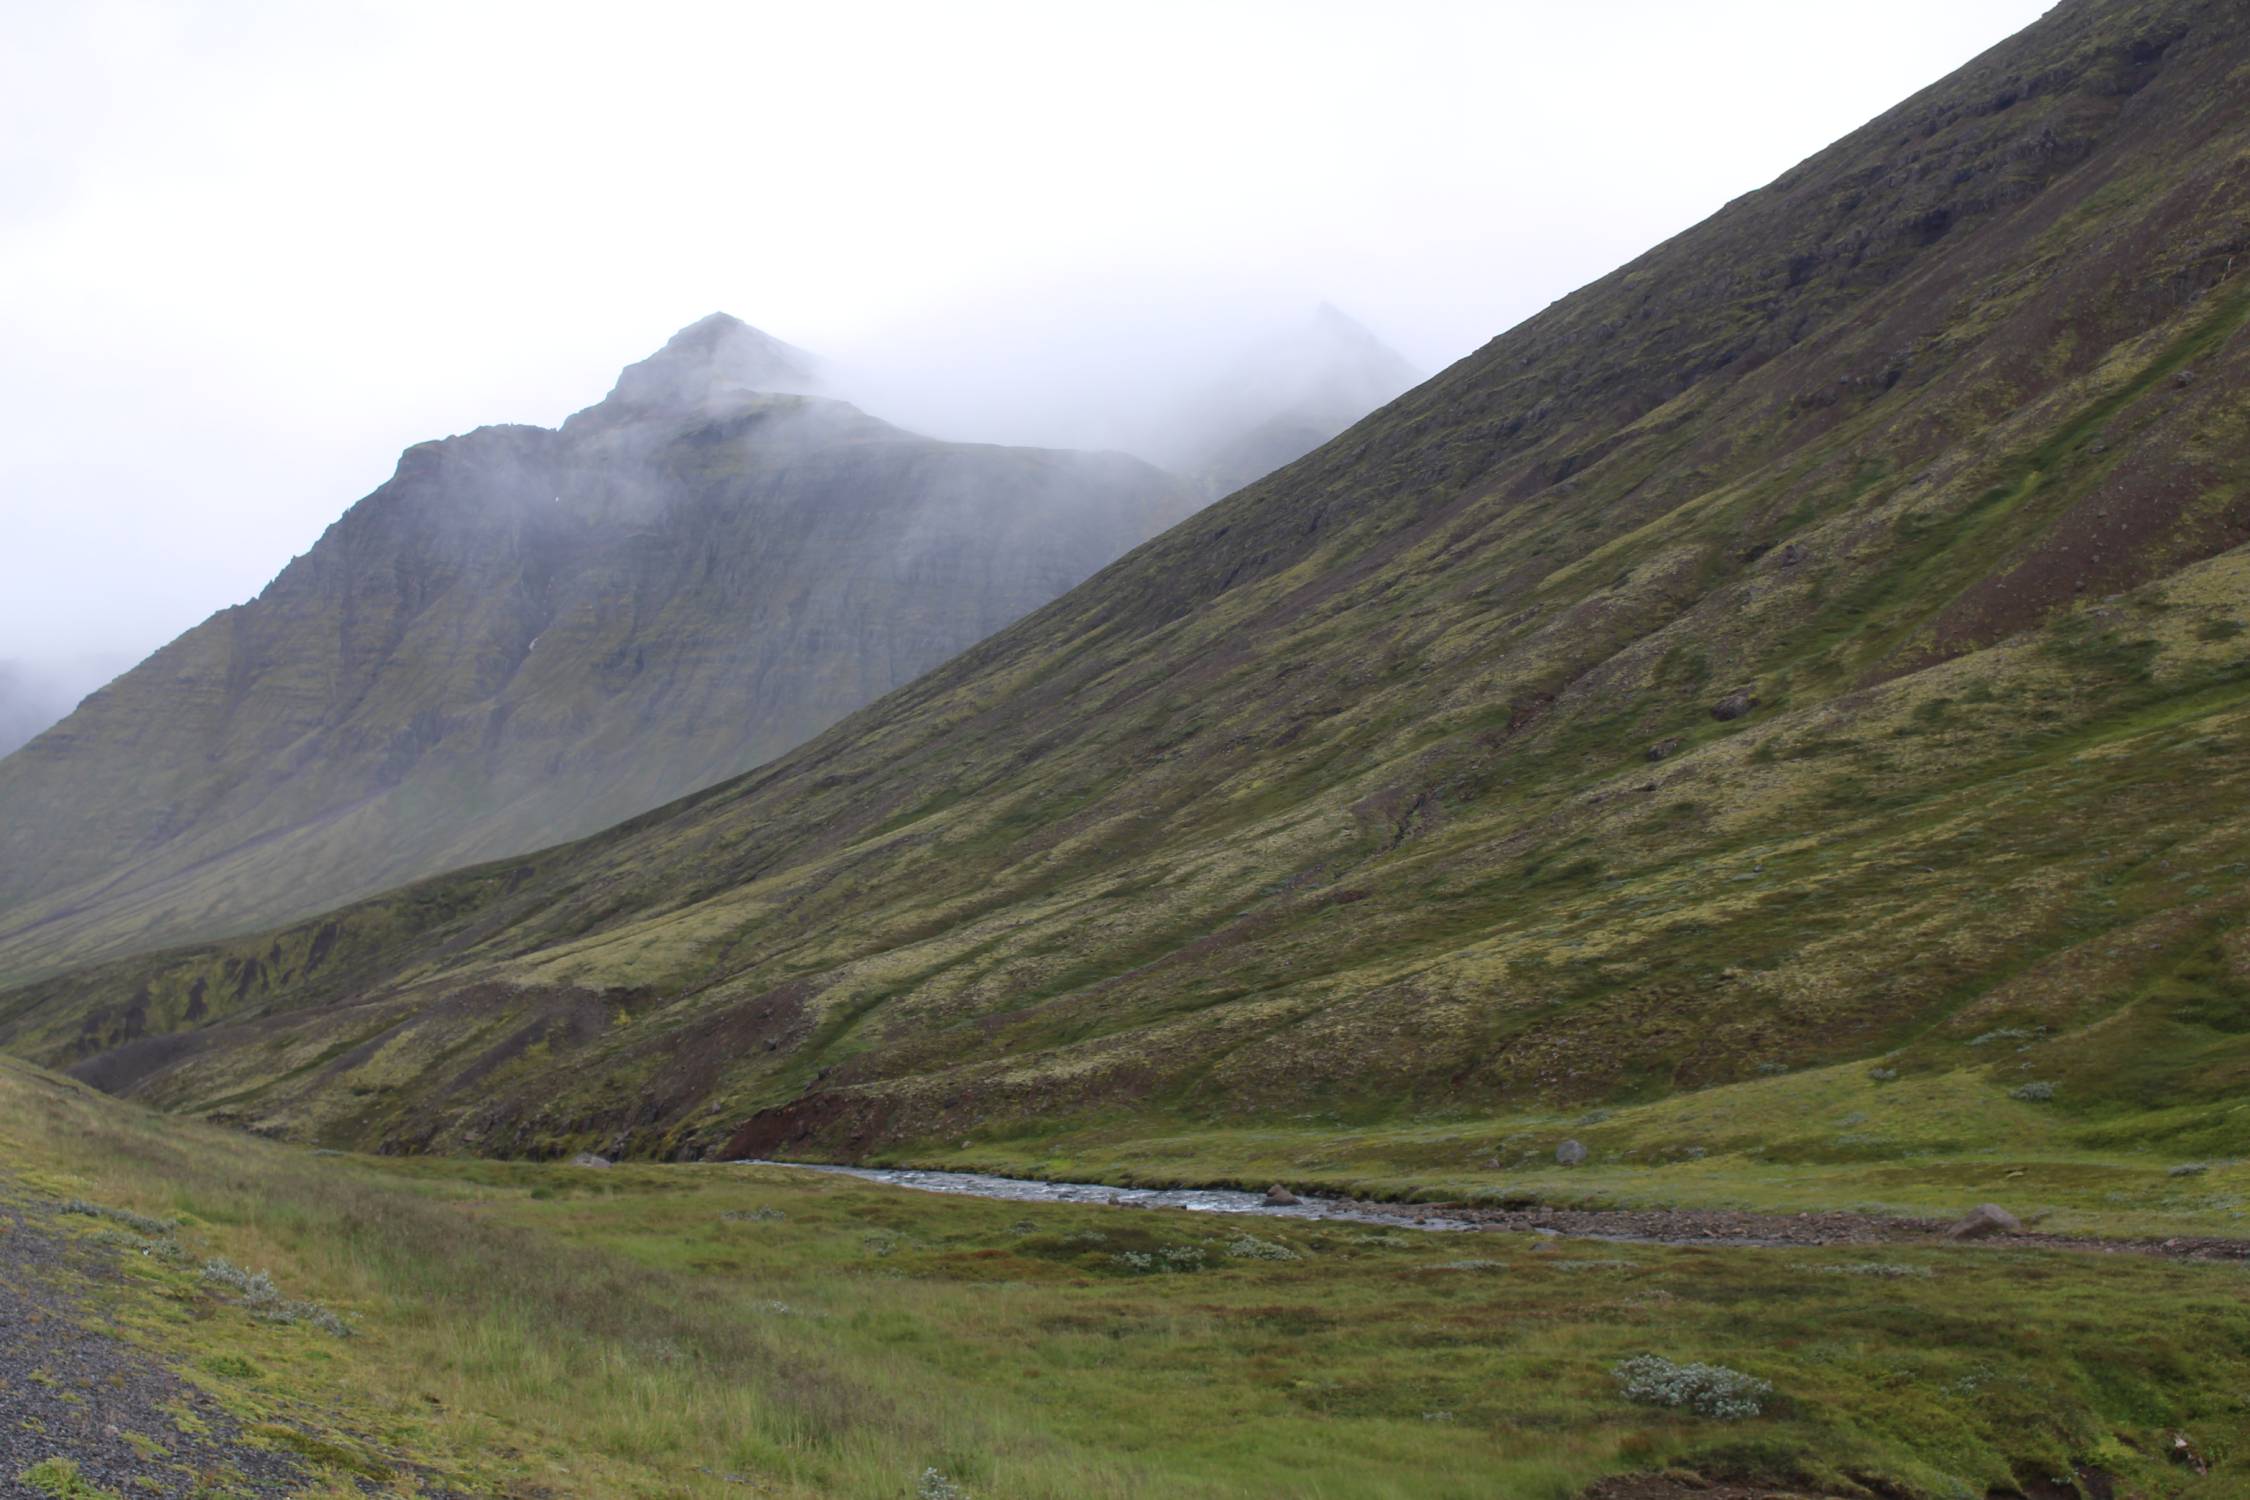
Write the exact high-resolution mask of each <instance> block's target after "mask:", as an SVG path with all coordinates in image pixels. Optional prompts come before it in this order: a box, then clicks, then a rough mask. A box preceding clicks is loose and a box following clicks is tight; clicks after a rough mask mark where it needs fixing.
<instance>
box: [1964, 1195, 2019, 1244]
mask: <svg viewBox="0 0 2250 1500" xmlns="http://www.w3.org/2000/svg"><path fill="white" fill-rule="evenodd" d="M2021 1233H2023V1222H2022V1221H2021V1220H2020V1219H2018V1218H2017V1217H2016V1216H2015V1215H2014V1214H2012V1213H2009V1212H2008V1211H2007V1210H2006V1209H2004V1208H2002V1207H2001V1206H2000V1205H1999V1204H1997V1203H1980V1204H1978V1205H1977V1206H1976V1207H1975V1208H1972V1209H1970V1210H1969V1213H1968V1217H1966V1218H1964V1219H1963V1220H1961V1222H1960V1223H1958V1224H1955V1225H1954V1226H1953V1227H1952V1228H1951V1229H1948V1230H1947V1231H1946V1232H1945V1237H1946V1238H1947V1239H1950V1240H1981V1239H1985V1238H1987V1237H1988V1236H1991V1235H1995V1234H2021Z"/></svg>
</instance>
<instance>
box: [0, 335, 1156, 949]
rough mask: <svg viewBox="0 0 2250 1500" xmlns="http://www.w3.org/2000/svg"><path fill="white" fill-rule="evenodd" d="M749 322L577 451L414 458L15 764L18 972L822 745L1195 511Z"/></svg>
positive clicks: (276, 912)
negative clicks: (870, 383)
mask: <svg viewBox="0 0 2250 1500" xmlns="http://www.w3.org/2000/svg"><path fill="white" fill-rule="evenodd" d="M818 378H819V377H818V371H817V368H816V366H815V364H814V362H813V361H812V359H811V357H810V356H807V355H805V354H804V353H803V352H802V351H799V350H795V349H792V348H790V347H789V346H788V345H786V344H782V343H780V342H779V341H778V340H774V339H770V338H768V337H766V336H765V335H763V334H761V333H759V332H758V331H756V330H755V329H752V328H749V327H748V326H746V325H744V324H742V323H740V322H737V321H736V320H734V319H732V318H726V317H713V318H710V319H706V320H704V321H703V322H701V323H698V324H696V325H695V326H694V327H692V328H689V329H686V330H684V331H683V332H682V333H681V334H680V335H679V336H678V337H676V338H674V339H673V340H672V342H671V343H670V344H668V345H667V346H666V347H665V349H664V350H663V351H662V352H661V353H660V354H658V355H656V356H655V357H653V358H651V359H649V360H646V361H643V362H642V363H640V364H637V365H635V366H633V367H632V368H630V369H628V370H626V371H625V373H624V374H623V375H622V376H621V377H620V378H619V380H618V383H617V388H616V390H615V391H613V392H612V393H611V395H610V396H609V398H608V399H607V400H605V401H604V402H602V403H601V404H600V405H598V406H595V407H592V408H590V409H588V410H586V411H584V412H581V413H579V414H578V415H577V416H574V417H572V418H571V419H570V420H569V421H568V422H566V423H565V424H564V425H563V427H562V429H561V430H560V431H548V430H546V429H542V428H535V427H488V428H483V429H480V430H478V431H476V432H472V433H470V434H468V435H466V436H463V437H455V438H449V439H446V440H444V441H442V442H435V443H426V444H423V445H421V446H420V447H417V448H414V449H411V450H409V451H408V452H407V453H406V454H405V456H404V457H403V458H401V459H400V461H399V467H398V472H397V474H396V476H395V477H394V478H392V480H391V481H390V482H389V483H387V484H385V485H384V486H383V487H382V488H380V489H378V490H376V491H375V492H374V493H373V494H371V495H369V496H368V497H367V498H366V499H365V500H362V501H361V502H359V503H358V504H357V505H355V506H353V507H352V508H351V509H350V511H349V512H347V513H346V514H345V516H344V517H343V519H341V520H340V521H338V522H337V523H336V524H335V525H334V526H333V527H331V528H330V529H329V531H328V532H327V534H326V535H325V536H323V537H322V538H321V540H320V541H319V543H318V544H317V545H315V546H314V547H313V549H312V550H311V551H310V552H308V553H307V554H306V555H305V556H303V557H301V558H298V559H297V560H295V561H294V562H292V563H291V564H290V565H289V566H288V567H287V568H286V569H284V570H283V571H282V573H281V575H280V576H279V577H277V578H276V579H275V580H274V581H273V583H272V584H271V585H270V586H269V587H268V588H267V589H266V590H265V591H264V592H263V593H262V594H260V595H259V597H258V598H257V599H255V600H253V601H252V602H250V603H249V604H246V605H242V606H240V607H238V608H234V609H228V610H224V611H221V612H220V613H219V614H217V615H215V616H213V617H212V618H211V619H210V620H209V621H207V622H205V623H204V624H203V625H201V626H199V627H197V628H196V629H194V630H192V631H190V632H188V633H187V634H186V635H184V636H182V637H180V638H179V639H178V640H176V641H174V642H173V643H172V644H170V645H169V646H166V647H165V648H164V649H163V650H161V651H159V652H158V653H156V655H154V656H153V657H151V658H150V659H149V660H148V661H147V662H145V663H143V664H142V665H141V666H139V667H138V668H136V669H135V670H133V671H131V672H129V673H127V674H126V675H124V676H123V677H121V678H119V679H118V680H116V681H115V682H113V683H112V684H110V686H108V687H107V688H105V689H104V690H102V691H101V692H100V693H98V694H96V695H95V696H94V697H93V698H91V699H90V700H89V701H88V702H87V703H86V704H85V705H84V706H83V707H81V708H80V709H79V710H78V711H77V712H76V713H74V714H72V715H71V716H70V717H69V718H68V719H66V720H65V721H64V722H62V723H61V724H59V725H56V726H55V727H54V728H52V729H50V730H48V731H47V732H46V733H45V734H43V735H42V736H41V737H40V738H39V739H37V740H36V741H35V742H34V743H32V744H30V745H29V746H27V747H25V748H24V749H22V750H20V751H19V752H18V753H16V754H15V755H12V756H10V757H8V758H7V759H6V760H5V761H0V972H8V971H13V972H16V973H19V974H20V973H23V972H25V971H27V970H39V969H51V968H54V967H56V966H58V965H59V964H60V963H61V962H63V961H65V960H83V959H85V958H88V957H98V956H102V955H105V954H114V953H119V952H129V951H133V950H135V949H145V948H148V947H152V946H158V945H161V944H163V943H166V942H176V941H179V940H181V939H182V938H185V937H189V936H196V935H205V934H209V933H213V932H224V931H228V930H235V931H239V930H242V929H244V928H246V927H258V926H265V925H270V924H271V923H273V922H275V921H277V920H287V919H288V918H291V917H294V916H299V915H303V914H305V913H308V912H313V911H318V910H320V909H322V908H323V907H327V906H331V905H334V904H336V903H337V902H339V901H341V900H345V899H348V898H350V897H353V896H357V895H362V894H365V893H367V892H370V891H375V890H380V889H382V888H383V887H385V886H388V885H394V884H396V883H398V882H399V881H401V880H407V879H412V878H414V877H415V876H418V875H424V874H428V873H431V872H433V871H437V870H442V869H446V868H449V867H452V866H455V865H460V864H464V863H468V862H470V861H473V860H477V859H486V858H491V857H493V856H495V855H500V854H505V853H509V852H513V851H515V850H518V849H524V848H533V847H538V846H540V845H544V844H549V843H553V842H555V841H556V840H557V839H559V838H567V837H572V836H575V835H577V834H582V833H586V832H590V831H592V830H594V829H596V828H600V827H602V826H604V825H606V824H609V823H613V822H616V821H617V820H618V819H620V818H623V817H627V816H629V815H631V814H633V813H636V812H639V811H641V810H643V809H645V808H648V807H651V806H654V805H656V804H657V803H660V802H664V801H667V800H669V799H671V798H673V797H676V796H679V795H680V794H682V793H683V792H688V791H692V790H694V789H695V788H697V787H700V786H703V785H706V784H708V783H710V782H713V781H717V780H720V779H723V778H725V777H727V776H731V775H733V774H735V773H737V772H739V771H742V770H744V769H746V768H747V767H750V766H753V765H756V764H758V763H759V762H761V761H763V760H767V759H769V758H771V757H772V756H774V755H777V754H779V753H780V752H781V751H783V750H786V749H788V748H789V747H790V746H792V745H795V744H797V743H799V742H801V741H802V740H804V739H806V738H808V737H809V736H811V735H812V734H814V733H816V732H817V731H819V730H820V729H822V728H824V727H825V726H827V725H828V724H830V723H832V722H833V721H834V720H836V719H837V718H839V717H841V716H842V715H843V714H845V713H847V712H849V711H850V710H852V709H854V708H857V707H859V706H860V705H861V704H863V703H865V702H867V701H869V700H870V699H872V698H875V697H879V696H880V695H882V694H883V693H885V692H888V691H889V690H891V689H892V688H895V687H897V686H899V685H900V684H901V683H904V682H907V681H910V680H911V679H913V678H914V677H916V676H917V675H919V674H920V673H922V672H925V671H927V670H928V669H929V668H931V667H933V666H936V665H937V664H938V663H940V662H942V661H944V660H945V659H946V658H947V657H950V656H952V655H953V654H955V653H956V652H958V651H960V650H961V649H962V648H963V647H965V646H967V645H969V644H971V643H972V642H974V641H977V640H979V639H981V638H983V637H984V636H986V635H989V634H990V633H991V632H993V631H994V630H996V629H998V628H999V627H1001V626H1002V625H1005V624H1007V623H1008V622H1009V621H1011V620H1013V619H1015V618H1016V617H1017V616H1019V615H1021V614H1023V613H1024V612H1025V611H1027V610H1029V609H1032V608H1034V607H1035V606H1037V605H1039V604H1042V603H1044V602H1046V601H1047V600H1048V599H1051V598H1053V597H1054V596H1055V595H1056V594H1059V593H1061V592H1062V591H1063V590H1065V589H1067V588H1068V587H1070V586H1071V585H1072V584H1074V583H1076V582H1078V581H1079V580H1080V579H1082V578H1084V577H1085V576H1086V575H1087V574H1088V573H1090V572H1092V571H1093V570H1094V569H1095V568H1097V567H1099V566H1100V565H1101V564H1103V563H1105V562H1107V561H1109V560H1110V559H1112V558H1114V557H1116V556H1118V555H1119V554H1121V553H1123V552H1124V551H1126V550H1127V549H1128V548H1130V547H1132V546H1133V545H1134V544H1135V543H1137V542H1139V541H1141V540H1143V539H1144V538H1146V537H1147V536H1149V535H1151V534H1152V533H1154V532H1155V531H1157V530H1158V529H1160V528H1161V527H1162V526H1163V525H1164V524H1166V523H1168V522H1169V521H1171V520H1174V519H1177V518H1178V517H1179V516H1180V515H1181V514H1183V513H1184V510H1185V505H1184V502H1183V501H1182V499H1181V497H1180V494H1179V492H1178V489H1177V486H1176V485H1175V484H1174V482H1173V481H1171V480H1170V479H1169V478H1168V477H1166V476H1164V475H1162V474H1160V473H1158V472H1157V471H1156V470H1154V469H1151V468H1149V467H1148V466H1147V465H1145V464H1142V463H1139V462H1137V461H1135V460H1132V459H1129V458H1125V457H1123V456H1121V455H1114V454H1110V455H1093V454H1081V453H1063V452H1051V451H1044V450H1036V449H1014V448H998V447H986V446H976V445H968V444H956V443H942V442H936V441H932V440H929V439H926V438H922V437H918V436H915V435H913V434H911V433H907V432H902V431H900V430H898V429H896V428H893V427H890V426H887V425H886V424H884V423H882V422H879V421H876V420H875V419H873V418H871V417H868V416H865V415H863V414H862V413H860V412H859V411H857V410H855V409H854V408H852V407H850V406H846V405H844V404H842V403H840V402H836V401H830V400H824V399H820V398H817V397H809V396H804V395H775V394H770V392H772V391H773V390H775V389H791V390H795V389H809V388H813V387H815V386H816V385H817V383H818Z"/></svg>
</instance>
